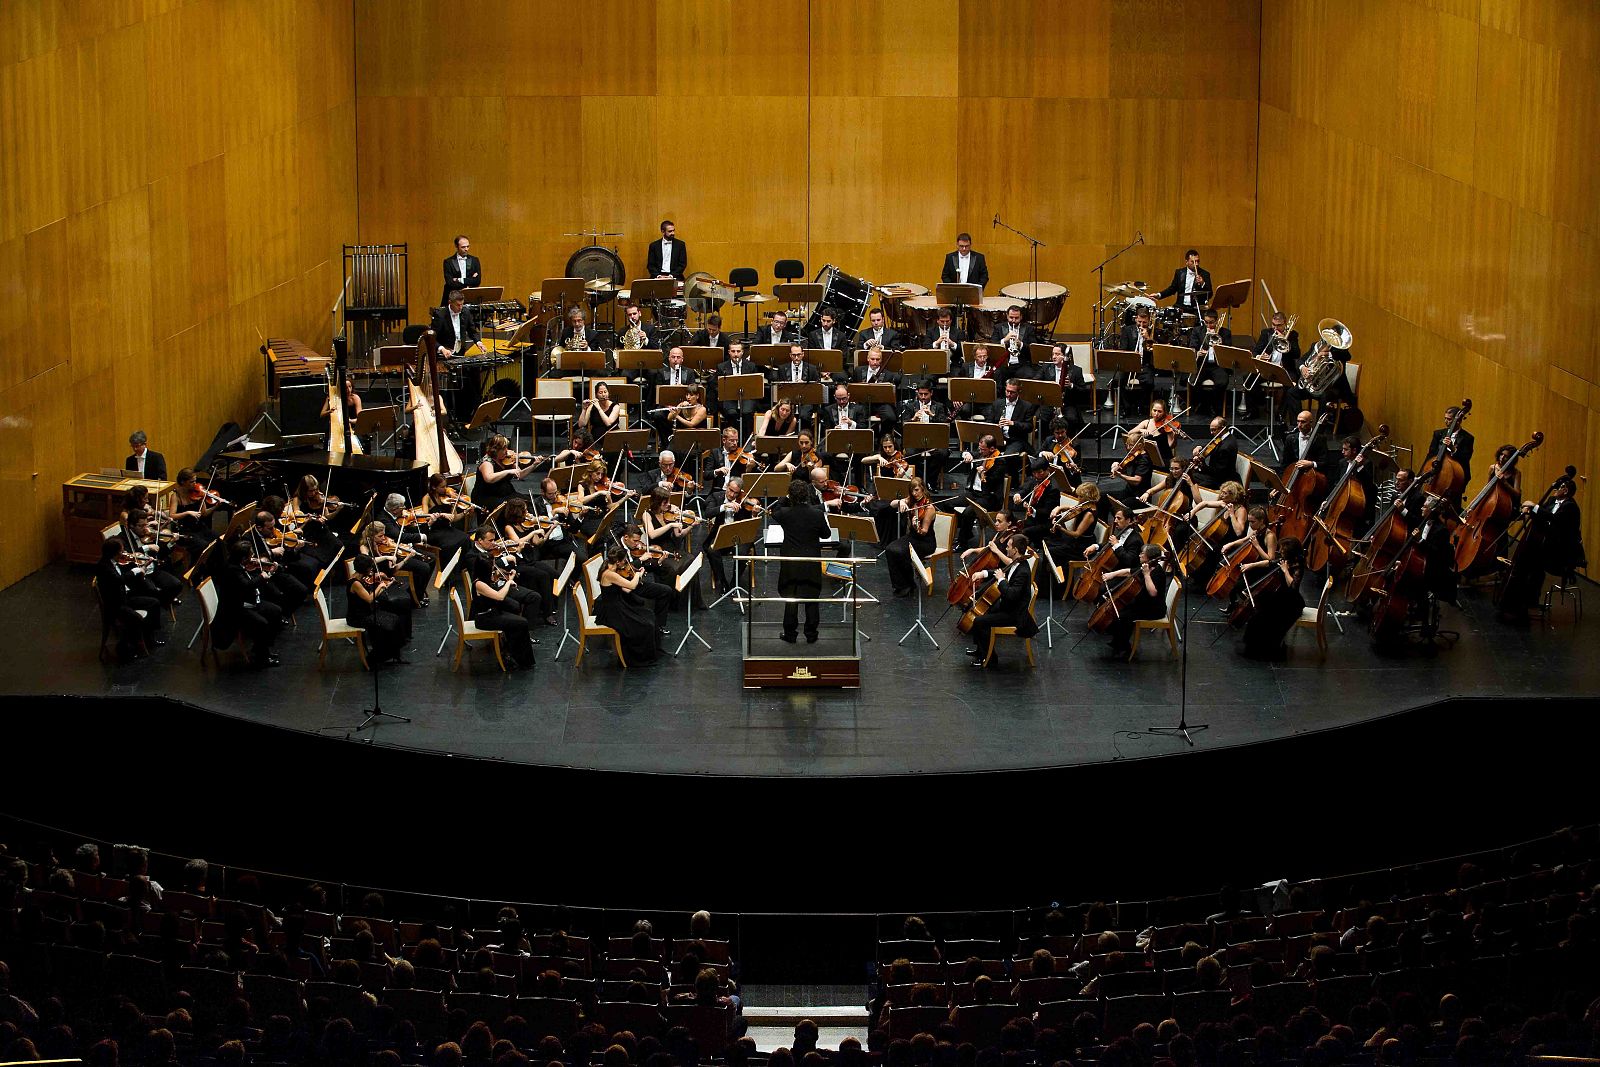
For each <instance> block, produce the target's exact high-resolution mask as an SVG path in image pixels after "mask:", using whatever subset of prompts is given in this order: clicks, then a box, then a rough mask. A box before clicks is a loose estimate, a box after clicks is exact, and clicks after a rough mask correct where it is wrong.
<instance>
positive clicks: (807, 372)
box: [768, 343, 822, 427]
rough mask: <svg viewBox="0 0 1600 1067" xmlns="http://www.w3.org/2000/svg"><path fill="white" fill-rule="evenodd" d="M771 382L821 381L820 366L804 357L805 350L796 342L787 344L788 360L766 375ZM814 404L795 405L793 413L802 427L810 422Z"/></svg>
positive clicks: (814, 408) (814, 407) (815, 407)
mask: <svg viewBox="0 0 1600 1067" xmlns="http://www.w3.org/2000/svg"><path fill="white" fill-rule="evenodd" d="M768 377H769V378H770V379H771V381H772V382H773V384H775V385H782V384H784V383H785V382H820V381H822V368H820V367H818V366H817V365H816V364H815V363H812V362H810V361H808V360H807V359H806V350H805V349H804V348H802V347H800V345H798V344H792V343H791V344H790V345H789V361H788V362H787V363H780V364H778V365H777V366H776V367H773V368H772V371H771V373H770V374H769V375H768ZM816 410H817V406H816V405H815V404H797V405H795V414H796V415H798V416H799V417H800V425H801V426H802V427H806V426H809V425H810V424H811V417H812V415H814V414H815V413H816Z"/></svg>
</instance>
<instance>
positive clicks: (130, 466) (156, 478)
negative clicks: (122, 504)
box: [122, 448, 167, 482]
mask: <svg viewBox="0 0 1600 1067" xmlns="http://www.w3.org/2000/svg"><path fill="white" fill-rule="evenodd" d="M122 469H123V470H125V471H136V470H138V469H139V457H137V456H129V457H128V458H127V459H125V460H123V461H122ZM144 476H145V477H146V478H148V479H149V480H150V481H153V482H164V481H166V480H167V457H166V456H163V455H162V454H161V453H160V452H157V451H156V450H155V449H153V448H147V449H145V450H144Z"/></svg>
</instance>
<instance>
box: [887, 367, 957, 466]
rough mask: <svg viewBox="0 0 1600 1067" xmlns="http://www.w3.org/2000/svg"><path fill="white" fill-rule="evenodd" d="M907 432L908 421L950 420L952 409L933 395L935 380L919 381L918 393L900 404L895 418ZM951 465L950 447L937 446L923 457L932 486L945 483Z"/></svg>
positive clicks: (936, 421) (947, 421) (903, 430)
mask: <svg viewBox="0 0 1600 1067" xmlns="http://www.w3.org/2000/svg"><path fill="white" fill-rule="evenodd" d="M895 421H896V422H897V423H898V424H899V426H900V429H901V433H902V434H903V433H904V432H905V426H906V424H907V423H911V422H917V423H940V422H942V423H946V424H948V423H949V422H950V411H949V409H948V408H946V407H945V406H944V403H943V402H942V401H939V400H935V399H934V397H933V382H931V381H929V380H927V379H923V380H922V381H919V382H917V395H916V396H915V397H913V398H912V399H910V400H907V401H906V402H905V403H904V404H902V405H900V415H899V417H898V418H897V419H896V420H895ZM949 465H950V450H949V449H948V448H935V449H934V450H933V451H931V452H929V453H928V454H927V455H926V456H925V457H923V471H924V473H925V475H926V477H927V479H928V484H929V485H930V486H934V485H942V484H943V483H944V474H945V469H946V468H947V467H948V466H949Z"/></svg>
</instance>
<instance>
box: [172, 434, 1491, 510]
mask: <svg viewBox="0 0 1600 1067" xmlns="http://www.w3.org/2000/svg"><path fill="white" fill-rule="evenodd" d="M1516 454H1517V446H1516V445H1509V444H1508V445H1501V446H1500V447H1499V448H1497V449H1495V450H1494V462H1493V463H1491V464H1489V477H1487V478H1485V479H1484V482H1485V484H1487V483H1488V482H1491V481H1494V480H1495V479H1499V481H1500V484H1501V485H1503V486H1505V488H1506V492H1508V493H1510V494H1511V500H1512V503H1513V504H1514V505H1515V506H1516V507H1518V508H1520V507H1521V506H1522V468H1521V467H1512V468H1511V469H1510V470H1507V469H1506V464H1507V463H1510V462H1511V457H1513V456H1515V455H1516ZM178 481H179V484H180V485H181V484H182V481H183V471H179V472H178ZM178 510H180V511H182V510H183V509H182V508H179V509H178Z"/></svg>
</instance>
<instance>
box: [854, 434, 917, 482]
mask: <svg viewBox="0 0 1600 1067" xmlns="http://www.w3.org/2000/svg"><path fill="white" fill-rule="evenodd" d="M860 463H861V466H863V467H865V468H868V469H869V470H870V471H871V472H872V473H873V474H875V475H878V476H881V477H884V478H909V477H911V475H912V473H913V471H912V469H911V461H910V460H909V459H907V458H906V454H905V453H904V452H902V451H901V450H900V446H899V445H897V444H895V440H894V434H892V433H890V432H888V431H887V430H885V431H883V432H882V433H880V434H878V450H877V451H876V452H874V453H872V454H871V455H870V456H862V457H861V460H860Z"/></svg>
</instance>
